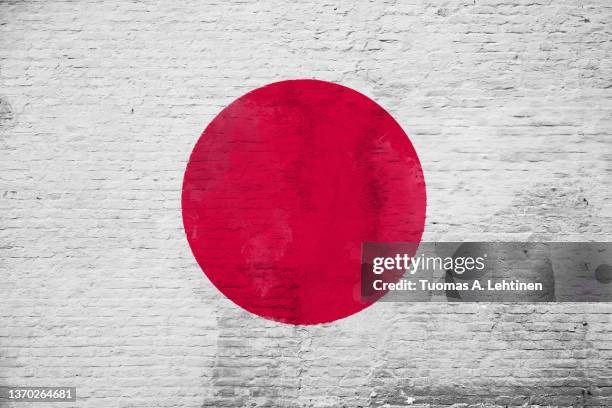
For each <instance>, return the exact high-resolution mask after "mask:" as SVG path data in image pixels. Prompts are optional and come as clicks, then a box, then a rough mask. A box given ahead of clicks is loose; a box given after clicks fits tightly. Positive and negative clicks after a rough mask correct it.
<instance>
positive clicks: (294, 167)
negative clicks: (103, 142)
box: [182, 80, 426, 324]
mask: <svg viewBox="0 0 612 408" xmlns="http://www.w3.org/2000/svg"><path fill="white" fill-rule="evenodd" d="M425 205H426V197H425V181H424V179H423V172H422V169H421V164H420V163H419V159H418V157H417V154H416V152H415V150H414V148H413V147H412V144H411V143H410V140H409V139H408V136H406V134H405V133H404V131H403V130H402V129H401V127H400V126H399V125H398V124H397V122H396V121H395V120H394V119H393V118H392V117H391V116H390V115H389V114H388V113H387V112H386V111H385V110H384V109H383V108H381V107H380V106H379V105H377V104H376V103H375V102H373V101H372V100H370V99H369V98H367V97H366V96H364V95H362V94H360V93H358V92H356V91H354V90H352V89H350V88H346V87H344V86H340V85H337V84H333V83H329V82H323V81H316V80H292V81H282V82H276V83H273V84H270V85H267V86H264V87H262V88H258V89H256V90H254V91H252V92H249V93H247V94H246V95H244V96H242V97H240V98H238V99H237V100H236V101H234V102H233V103H232V104H231V105H229V106H228V107H227V108H225V109H224V110H223V111H221V113H219V115H218V116H217V117H216V118H215V119H214V120H213V121H212V122H211V123H210V124H209V125H208V127H207V128H206V130H204V132H203V133H202V135H201V136H200V139H199V140H198V142H197V144H196V146H195V148H194V149H193V152H192V153H191V157H190V159H189V163H188V165H187V169H186V171H185V177H184V180H183V194H182V210H183V223H184V226H185V232H186V234H187V239H188V241H189V244H190V246H191V249H192V251H193V253H194V255H195V257H196V259H197V261H198V263H199V264H200V266H201V267H202V269H203V270H204V273H205V274H206V275H207V276H208V278H209V279H210V280H211V281H212V283H213V284H214V285H215V286H216V287H217V288H218V289H219V290H220V291H221V292H222V293H223V294H224V295H225V296H227V297H228V298H229V299H231V300H232V301H233V302H235V303H236V304H238V305H239V306H241V307H242V308H244V309H246V310H248V311H249V312H252V313H255V314H257V315H259V316H262V317H265V318H268V319H273V320H276V321H279V322H284V323H290V324H317V323H323V322H330V321H334V320H337V319H341V318H343V317H346V316H350V315H352V314H353V313H356V312H359V311H360V310H362V309H364V308H366V307H367V306H369V305H371V304H372V303H373V302H374V301H363V300H361V298H360V277H361V269H360V268H361V260H360V258H361V245H362V243H364V242H419V241H420V239H421V235H422V233H423V227H424V223H425Z"/></svg>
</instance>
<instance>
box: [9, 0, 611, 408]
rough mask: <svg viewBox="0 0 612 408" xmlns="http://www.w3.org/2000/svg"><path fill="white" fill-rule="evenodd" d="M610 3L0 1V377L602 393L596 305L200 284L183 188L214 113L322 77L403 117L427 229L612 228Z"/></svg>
mask: <svg viewBox="0 0 612 408" xmlns="http://www.w3.org/2000/svg"><path fill="white" fill-rule="evenodd" d="M611 21H612V4H611V3H610V2H609V1H608V0H594V1H591V0H584V1H581V0H558V1H553V0H518V1H514V0H512V1H511V0H496V1H481V0H469V1H433V0H422V1H421V0H419V1H417V0H412V1H407V2H400V1H360V2H356V1H355V2H348V1H346V2H341V1H338V2H335V3H334V2H317V1H299V2H282V1H271V0H265V1H258V2H254V1H253V2H248V1H241V2H232V1H176V2H159V1H101V0H90V1H56V0H45V1H33V0H13V1H1V2H0V151H1V156H0V166H1V167H0V169H1V171H0V211H1V212H0V214H1V215H0V274H1V275H0V277H1V281H0V385H41V386H51V385H73V386H76V387H77V388H78V397H79V401H78V403H77V405H78V406H79V407H202V406H205V407H221V406H232V407H234V406H245V407H247V406H248V407H263V406H287V407H310V406H314V407H332V406H334V407H335V406H371V407H378V406H403V405H406V404H409V403H411V402H414V403H415V404H417V405H418V404H421V403H428V404H431V405H432V406H446V405H450V404H452V403H454V402H456V403H464V404H477V403H481V402H482V403H488V404H495V405H499V406H506V405H510V406H512V405H518V406H522V405H524V404H527V405H529V404H532V405H553V406H611V405H612V326H611V325H610V323H611V319H610V316H611V315H612V306H611V305H609V304H577V305H574V304H548V305H538V306H534V305H503V304H498V305H479V304H468V305H462V304H453V305H447V304H390V303H386V304H377V305H375V306H373V307H371V308H369V309H367V310H366V311H364V312H362V313H360V314H358V315H356V316H353V317H350V318H347V319H345V320H342V321H339V322H336V323H333V324H328V325H324V326H316V327H289V326H284V325H280V324H276V323H273V322H268V321H265V320H263V319H259V318H254V317H251V316H250V315H247V314H246V313H244V312H242V311H241V310H239V309H237V308H236V307H235V306H234V305H233V304H231V303H230V302H229V301H228V300H227V299H225V298H224V297H223V296H221V295H220V294H219V293H218V292H217V291H216V290H215V289H214V288H213V287H212V285H211V284H210V283H209V282H208V281H207V280H206V279H205V278H204V277H203V275H202V272H201V271H200V269H199V267H198V266H197V265H196V263H195V261H194V259H193V257H192V255H191V253H190V250H189V247H188V245H187V242H186V239H185V236H184V232H183V230H182V223H181V213H180V189H181V180H182V174H183V171H184V168H185V164H186V160H187V158H188V156H189V153H190V151H191V149H192V147H193V145H194V143H195V141H196V140H197V137H198V136H199V134H200V133H201V131H202V130H203V128H204V127H205V125H206V124H207V123H208V122H209V121H210V120H211V119H212V118H213V117H214V116H215V115H216V113H218V112H219V111H220V110H221V109H222V108H223V107H224V106H226V105H227V104H228V103H230V102H231V101H232V100H234V99H235V98H237V97H238V96H240V95H242V94H243V93H245V92H246V91H248V90H251V89H253V88H255V87H258V86H261V85H264V84H266V83H269V82H273V81H277V80H282V79H291V78H318V79H323V80H328V81H333V82H338V83H341V84H343V85H346V86H349V87H352V88H354V89H357V90H359V91H361V92H363V93H365V94H366V95H369V96H370V97H372V98H373V99H374V100H376V101H377V102H379V103H380V104H381V105H382V106H384V107H385V108H386V109H387V110H388V111H389V112H390V113H391V114H392V115H393V116H394V117H395V118H396V119H397V120H398V121H399V123H400V124H401V125H402V126H403V128H404V129H405V130H406V131H407V133H408V134H409V135H410V137H411V140H412V142H413V144H414V145H415V148H416V149H417V152H418V153H419V155H420V158H421V161H422V163H423V167H424V172H425V176H426V181H427V183H428V217H427V225H426V233H425V239H427V240H436V239H438V240H441V239H447V240H452V239H474V240H489V239H549V240H589V239H599V240H609V238H610V232H611V231H612V204H611V200H610V191H611V185H612V177H611V174H612V166H611V162H612V139H611V134H610V133H611V131H612V115H611V113H612V112H611V110H612V109H611V108H612V37H611V32H612V25H611ZM611 290H612V289H611ZM29 405H30V406H40V404H27V403H20V404H18V405H17V404H15V406H18V407H27V406H29ZM58 406H59V405H58ZM62 406H68V405H62Z"/></svg>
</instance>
